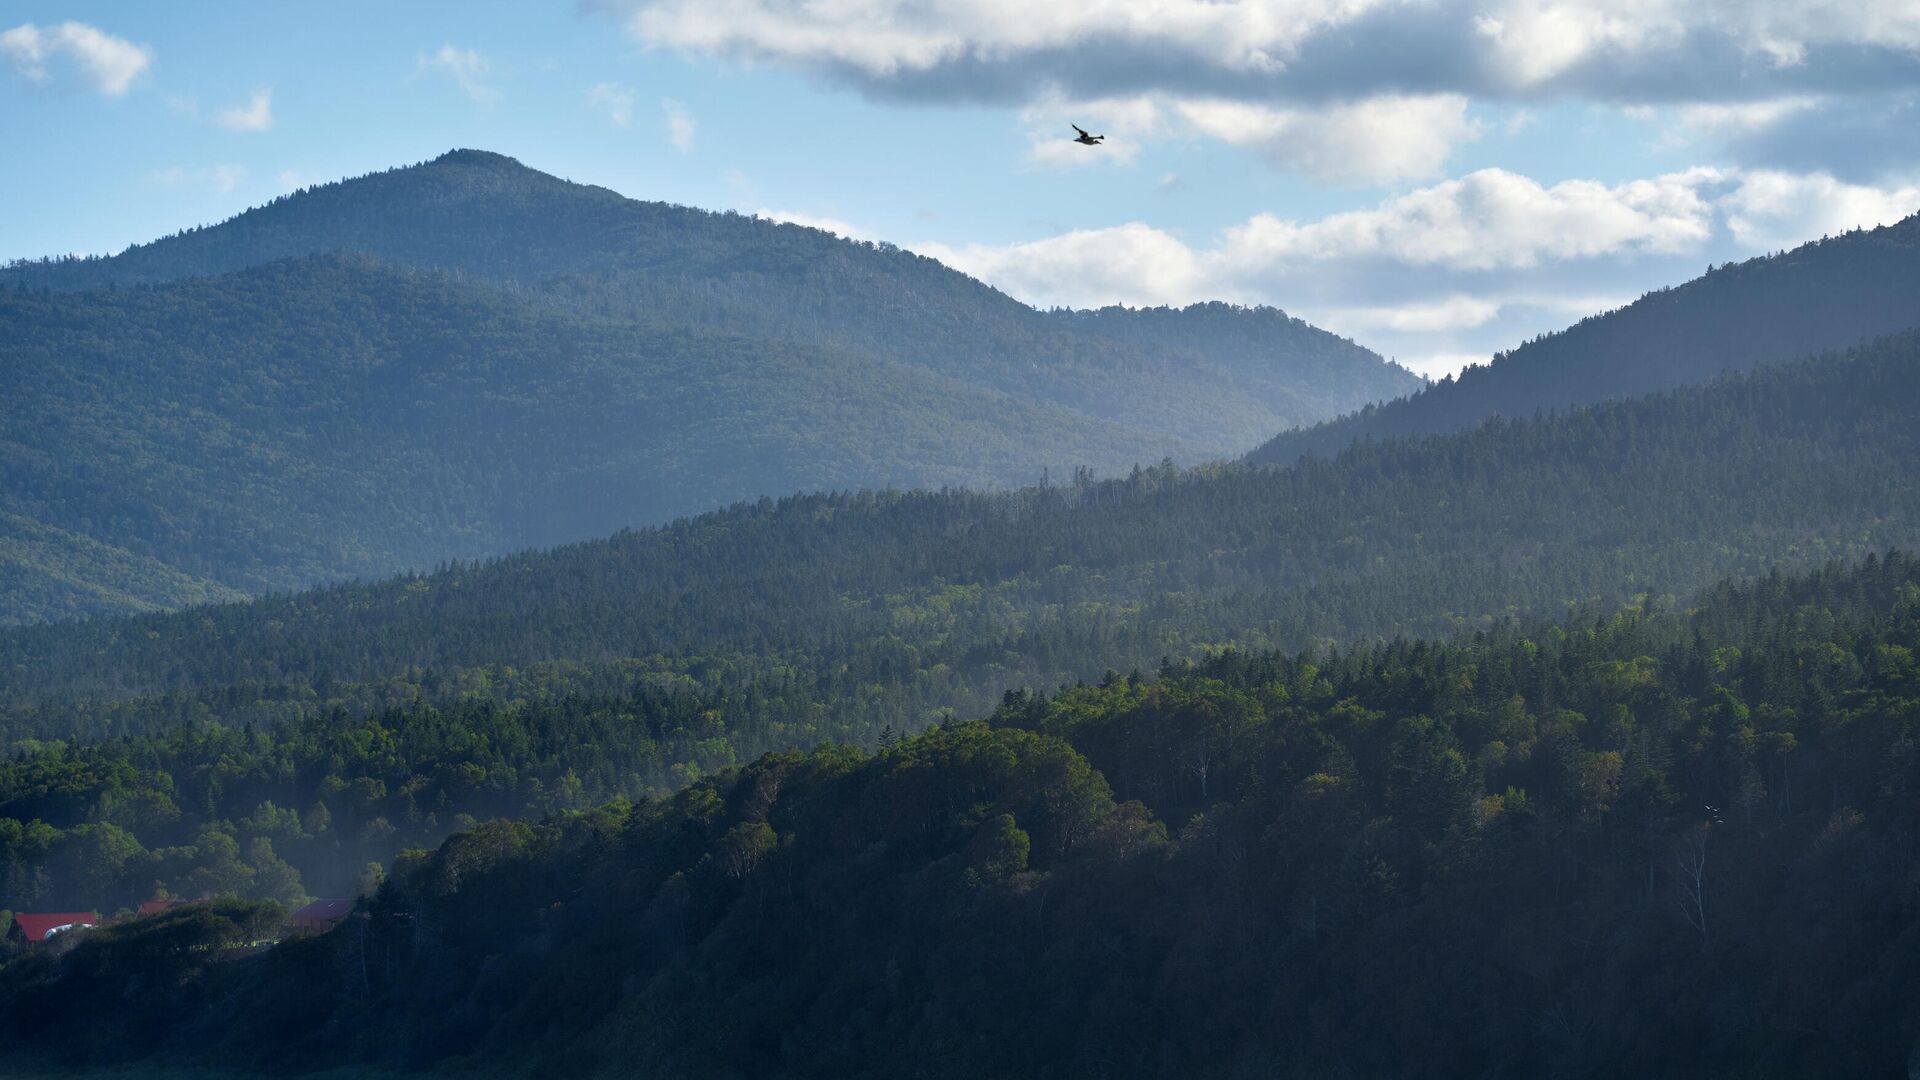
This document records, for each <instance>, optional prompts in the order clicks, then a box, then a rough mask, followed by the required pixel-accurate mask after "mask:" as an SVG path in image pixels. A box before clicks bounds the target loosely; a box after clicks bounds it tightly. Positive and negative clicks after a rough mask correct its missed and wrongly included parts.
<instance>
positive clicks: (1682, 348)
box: [1247, 215, 1920, 465]
mask: <svg viewBox="0 0 1920 1080" xmlns="http://www.w3.org/2000/svg"><path fill="white" fill-rule="evenodd" d="M1915 326H1920V215H1916V216H1914V217H1909V218H1907V219H1906V220H1904V221H1901V222H1899V223H1898V224H1895V225H1889V226H1885V227H1883V228H1878V229H1872V230H1867V231H1859V230H1856V231H1854V232H1851V233H1847V234H1845V235H1843V236H1837V237H1830V238H1827V239H1823V240H1817V241H1814V242H1812V243H1809V244H1805V245H1802V246H1800V247H1798V248H1795V249H1793V250H1791V251H1787V252H1783V253H1781V254H1778V255H1771V256H1767V257H1763V258H1757V259H1751V260H1748V261H1746V262H1743V263H1738V264H1728V265H1725V266H1721V267H1719V268H1717V269H1713V270H1710V271H1709V272H1708V273H1707V274H1706V276H1704V277H1700V278H1696V279H1695V280H1693V281H1690V282H1687V283H1686V284H1684V285H1680V286H1677V287H1675V288H1670V289H1662V290H1660V291H1658V292H1654V293H1649V294H1648V295H1646V296H1643V297H1641V298H1640V299H1639V300H1637V301H1635V302H1634V303H1632V304H1630V305H1628V306H1626V307H1624V308H1621V309H1619V310H1617V311H1612V312H1608V313H1606V314H1603V315H1596V316H1593V317H1591V318H1587V319H1583V320H1581V321H1580V322H1579V323H1577V324H1575V325H1574V326H1572V327H1569V328H1568V329H1566V330H1563V331H1560V332H1558V333H1554V334H1548V335H1546V336H1544V337H1541V338H1538V339H1535V340H1534V341H1530V342H1528V343H1526V344H1525V345H1522V346H1520V347H1519V348H1516V349H1514V350H1512V351H1511V352H1507V353H1503V354H1501V355H1498V356H1495V357H1494V358H1493V360H1492V362H1491V363H1489V364H1485V365H1481V366H1476V367H1470V368H1468V369H1467V370H1466V371H1464V372H1462V373H1461V374H1460V376H1459V377H1457V378H1454V379H1448V380H1442V381H1441V382H1439V383H1436V384H1434V385H1432V386H1429V387H1427V388H1426V389H1425V390H1422V391H1420V392H1419V393H1416V394H1413V395H1411V396H1409V397H1407V398H1404V399H1402V400H1397V401H1392V402H1389V403H1386V404H1383V405H1380V406H1378V407H1369V408H1366V409H1363V410H1361V411H1359V412H1358V413H1356V414H1353V415H1349V416H1344V417H1341V418H1339V419H1337V420H1329V421H1326V422H1324V423H1320V424H1317V425H1312V426H1307V427H1303V428H1300V429H1296V430H1291V431H1285V432H1282V433H1281V434H1279V435H1277V436H1275V437H1273V438H1272V439H1270V440H1268V441H1267V442H1266V443H1264V444H1262V445H1261V446H1260V447H1259V448H1258V449H1256V450H1254V451H1253V452H1252V453H1251V454H1249V455H1247V460H1249V461H1252V462H1255V463H1259V464H1277V465H1285V464H1291V463H1292V462H1293V461H1295V460H1296V459H1298V458H1299V457H1300V456H1301V455H1303V454H1319V455H1327V454H1333V453H1338V452H1339V451H1340V450H1341V449H1342V448H1344V447H1346V446H1348V445H1350V444H1352V443H1353V442H1355V441H1357V440H1360V439H1385V438H1394V437H1399V436H1408V435H1427V434H1434V433H1438V432H1447V431H1460V430H1464V429H1466V428H1469V427H1471V426H1473V425H1474V424H1476V423H1479V422H1480V421H1482V420H1484V419H1486V418H1487V417H1489V416H1517V417H1525V416H1531V415H1533V414H1534V413H1535V412H1537V411H1539V410H1542V409H1562V408H1566V407H1567V406H1569V405H1584V404H1591V403H1593V402H1597V401H1606V400H1610V399H1614V398H1623V397H1633V396H1636V395H1641V394H1652V393H1658V392H1660V391H1662V390H1670V389H1672V388H1674V387H1677V386H1684V385H1686V384H1688V383H1694V382H1699V381H1701V380H1703V379H1708V378H1711V377H1713V376H1715V375H1718V374H1720V373H1721V372H1723V371H1740V370H1745V369H1748V368H1751V367H1753V366H1755V365H1758V364H1764V363H1770V362H1774V361H1780V360H1791V359H1794V358H1797V357H1802V356H1808V355H1811V354H1813V353H1817V352H1823V351H1827V350H1831V349H1840V348H1845V347H1847V346H1849V345H1853V344H1856V343H1858V342H1861V341H1865V340H1867V339H1869V338H1874V337H1879V336H1881V335H1883V334H1891V333H1895V332H1898V331H1901V330H1906V329H1909V328H1911V327H1915Z"/></svg>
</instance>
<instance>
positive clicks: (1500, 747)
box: [0, 553, 1920, 1077]
mask: <svg viewBox="0 0 1920 1080" xmlns="http://www.w3.org/2000/svg"><path fill="white" fill-rule="evenodd" d="M1916 648H1920V563H1916V562H1915V561H1914V559H1913V558H1912V557H1910V556H1907V555H1904V554H1899V553H1890V554H1888V555H1886V556H1885V557H1876V556H1869V557H1868V558H1866V559H1864V560H1862V561H1860V562H1857V563H1853V564H1833V565H1830V566H1828V567H1826V568H1824V569H1822V570H1819V571H1817V572H1813V573H1810V574H1804V575H1795V576H1783V575H1780V574H1769V575H1767V576H1765V577H1763V578H1761V579H1759V580H1757V581H1753V582H1751V583H1728V584H1723V585H1719V586H1716V587H1714V588H1712V589H1710V590H1707V591H1706V593H1705V594H1704V595H1703V596H1702V597H1700V599H1699V600H1698V601H1697V602H1695V603H1693V604H1690V605H1689V606H1688V607H1687V608H1686V609H1685V610H1680V609H1676V608H1672V607H1668V606H1666V605H1661V604H1654V603H1645V604H1634V605H1628V606H1626V607H1622V608H1620V609H1617V610H1615V611H1612V612H1610V613H1596V614H1592V615H1583V616H1581V617H1578V618H1574V619H1570V620H1567V621H1562V622H1556V623H1539V622H1532V621H1514V620H1501V621H1500V622H1498V623H1497V624H1495V625H1492V626H1490V627H1488V628H1486V629H1484V630H1481V631H1478V632H1475V633H1473V634H1471V635H1466V636H1463V637H1460V638H1457V639H1455V640H1452V641H1419V640H1408V639H1397V640H1393V641H1386V642H1380V643H1377V644H1372V645H1362V646H1358V647H1355V648H1351V649H1340V650H1307V651H1305V652H1301V653H1298V654H1289V653H1276V652H1259V651H1253V652H1248V651H1239V650H1227V651H1223V652H1219V653H1215V654H1213V655H1210V656H1207V657H1205V658H1201V659H1197V660H1192V661H1180V662H1170V663H1169V664H1167V665H1166V666H1164V667H1163V668H1161V669H1160V670H1159V671H1158V672H1157V673H1155V674H1154V675H1152V676H1142V675H1140V674H1138V673H1134V674H1131V675H1124V676H1123V675H1118V674H1109V675H1107V676H1105V677H1104V678H1101V679H1099V680H1095V681H1092V682H1089V683H1081V684H1077V685H1072V686H1068V687H1066V688H1063V689H1061V690H1060V691H1059V692H1058V693H1056V694H1044V693H1028V692H1024V691H1016V692H1010V693H1008V694H1007V695H1006V697H1005V699H1004V701H1003V702H1002V703H1001V705H1000V706H999V707H998V708H997V709H996V710H995V711H994V712H993V714H992V715H991V716H990V717H988V718H987V719H985V720H981V721H970V722H969V721H948V722H943V723H940V724H938V725H936V726H934V727H933V728H931V729H930V730H928V731H926V732H924V733H922V734H919V735H915V736H911V737H907V738H904V739H894V738H892V737H891V736H889V737H887V738H885V739H883V740H882V741H881V742H880V744H879V745H878V746H876V747H875V748H874V749H873V750H872V751H870V752H863V751H861V750H859V749H855V748H853V747H849V746H846V745H835V746H831V747H824V748H821V749H817V750H815V751H813V752H810V753H801V752H795V751H786V752H779V753H773V754H769V755H766V756H764V757H762V758H760V759H758V760H756V761H753V762H751V763H750V764H747V765H745V766H743V767H729V768H726V769H723V770H720V771H718V772H717V773H715V774H714V775H712V776H709V777H705V778H702V779H700V780H698V781H696V782H694V783H692V784H691V785H690V786H688V787H686V788H683V789H682V790H680V791H678V792H676V793H674V794H672V795H668V796H663V797H660V798H640V799H625V798H621V799H614V800H611V801H609V802H606V803H604V804H601V805H599V806H594V807H587V808H582V809H578V810H571V811H566V812H562V813H559V814H555V815H552V816H549V817H547V818H545V819H543V820H541V821H538V822H531V821H528V822H516V821H506V820H501V821H496V822H492V823H488V824H486V825H482V826H480V827H478V828H476V829H472V830H470V831H467V832H464V833H462V834H460V835H459V836H456V837H455V838H453V839H451V840H449V841H448V842H447V843H445V844H444V845H442V846H440V847H439V848H438V849H437V850H433V851H426V850H415V851H409V852H407V853H405V854H403V855H401V856H400V857H399V858H398V859H397V860H396V861H395V864H394V865H393V866H392V868H391V872H390V874H389V875H388V876H387V877H386V878H385V880H384V881H381V882H380V883H379V884H378V885H377V887H372V896H371V898H370V900H369V901H368V902H367V903H366V904H365V905H364V906H363V907H362V908H361V909H360V910H359V911H358V912H357V913H356V915H355V916H354V917H353V921H352V923H351V925H350V926H348V927H343V928H342V929H341V930H338V931H336V932H334V933H331V934H328V935H324V936H321V937H317V938H308V939H303V940H299V941H295V942H291V943H287V944H283V945H281V946H280V947H278V948H276V949H273V950H272V951H271V952H269V953H268V954H266V955H265V956H263V957H259V958H257V959H255V960H251V961H247V962H239V963H232V962H230V963H213V962H211V961H210V957H211V956H213V955H215V954H216V953H217V950H219V949H220V948H222V947H224V946H227V945H230V944H231V943H233V942H237V941H244V940H247V936H248V935H249V934H256V933H258V932H259V930H258V927H259V926H260V925H262V924H265V923H270V922H271V921H272V920H273V918H274V917H275V915H274V912H275V910H276V909H275V906H274V902H273V901H271V900H267V901H260V902H257V903H249V902H246V901H240V900H225V901H219V902H215V903H210V904H201V905H193V906H190V907H187V908H181V909H177V910H175V911H172V912H169V913H167V914H166V915H163V916H159V917H156V918H150V919H143V920H139V921H136V922H130V923H126V924H123V925H120V926H117V927H113V928H109V929H106V930H103V931H96V932H93V933H90V934H87V935H85V936H83V937H81V938H80V939H79V940H78V941H77V942H76V943H74V944H72V945H71V946H70V947H69V948H67V949H65V950H64V951H60V950H39V951H36V952H34V953H32V954H29V955H27V956H25V957H22V958H20V959H17V960H15V961H13V962H12V963H11V964H10V965H9V966H8V968H6V969H5V971H6V978H5V979H4V980H0V1002H4V1008H0V1017H4V1018H5V1020H4V1024H5V1026H6V1030H7V1038H8V1041H9V1044H10V1045H14V1046H20V1045H23V1044H24V1045H28V1046H34V1047H39V1048H42V1049H43V1050H44V1051H45V1052H46V1053H48V1054H51V1055H53V1060H58V1061H63V1062H65V1063H66V1064H69V1065H75V1066H100V1065H107V1064H111V1063H114V1062H121V1061H126V1060H132V1059H147V1060H152V1061H156V1062H168V1061H190V1062H195V1063H201V1064H207V1063H217V1064H222V1065H227V1066H231V1067H236V1068H241V1069H247V1070H255V1071H277V1070H280V1069H286V1068H294V1069H309V1068H316V1067H328V1066H349V1065H373V1066H384V1067H389V1068H423V1067H433V1066H456V1067H463V1068H465V1067H473V1066H483V1067H486V1068H491V1069H508V1070H512V1069H515V1068H537V1069H538V1070H540V1071H543V1072H548V1073H572V1072H587V1071H595V1070H602V1071H612V1072H626V1073H642V1074H645V1075H651V1076H767V1075H786V1076H898V1075H915V1076H929V1077H940V1076H955V1077H959V1076H980V1075H1023V1076H1063V1077H1065V1076H1095V1075H1110V1074H1138V1073H1140V1072H1141V1071H1142V1068H1143V1066H1142V1063H1148V1064H1147V1066H1146V1070H1147V1071H1152V1072H1156V1073H1163V1074H1178V1075H1183V1076H1195V1077H1209V1076H1222V1077H1226V1076H1302V1077H1305V1076H1328V1075H1369V1076H1394V1075H1404V1076H1426V1075H1480V1076H1513V1077H1523V1076H1528V1077H1530V1076H1543V1075H1556V1076H1569V1077H1581V1076H1593V1077H1603V1076H1619V1075H1637V1076H1679V1075H1686V1076H1696V1077H1755V1076H1798V1075H1808V1074H1810V1073H1819V1074H1824V1075H1842V1074H1844V1075H1888V1074H1891V1073H1892V1072H1894V1071H1895V1070H1897V1069H1898V1068H1899V1067H1900V1063H1901V1062H1903V1061H1904V1060H1905V1058H1906V1055H1907V1053H1908V1050H1909V1048H1910V1047H1911V1046H1912V1044H1913V1042H1914V1040H1915V1037H1916V1035H1920V1014H1916V1010H1915V1006H1914V1002H1915V1001H1916V1000H1920V996H1916V994H1915V993H1914V990H1913V986H1912V982H1913V979H1914V977H1915V976H1914V972H1915V971H1917V970H1920V963H1917V962H1920V954H1916V951H1915V950H1916V949H1917V948H1920V925H1917V924H1916V921H1915V920H1916V915H1920V882H1917V881H1916V879H1915V877H1914V874H1913V870H1912V866H1913V858H1912V852H1913V845H1914V843H1915V840H1916V837H1917V836H1920V782H1917V781H1916V777H1920V769H1916V765H1920V762H1916V760H1915V754H1916V750H1917V748H1920V666H1916V658H1915V655H1916V654H1915V650H1916ZM370 885H371V883H370ZM195 947H197V949H198V951H196V948H195ZM133 985H138V986H139V987H140V988H141V992H140V993H138V994H129V993H128V992H127V987H129V986H133Z"/></svg>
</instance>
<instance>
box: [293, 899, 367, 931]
mask: <svg viewBox="0 0 1920 1080" xmlns="http://www.w3.org/2000/svg"><path fill="white" fill-rule="evenodd" d="M352 912H353V901H351V900H315V901H314V902H313V903H311V904H308V905H307V906H306V907H303V908H301V909H300V910H299V911H296V912H294V913H293V918H292V919H291V920H289V921H291V922H292V923H293V928H294V929H295V930H301V931H305V932H307V933H310V934H321V933H325V932H326V931H328V930H331V929H333V928H334V926H335V925H336V924H338V923H339V922H340V920H341V919H344V918H346V917H347V916H348V915H350V914H352Z"/></svg>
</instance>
